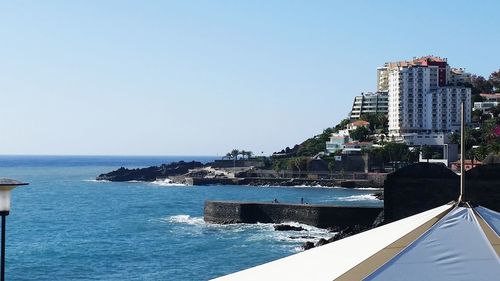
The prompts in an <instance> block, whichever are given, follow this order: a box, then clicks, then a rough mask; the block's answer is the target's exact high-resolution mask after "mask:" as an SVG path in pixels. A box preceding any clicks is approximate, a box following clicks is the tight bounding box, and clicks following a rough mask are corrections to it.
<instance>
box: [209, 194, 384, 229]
mask: <svg viewBox="0 0 500 281" xmlns="http://www.w3.org/2000/svg"><path fill="white" fill-rule="evenodd" d="M382 209H383V208H382V207H344V206H324V205H308V204H281V203H253V202H223V201H206V202H205V214H204V220H205V221H206V222H210V223H218V224H229V223H257V222H261V223H284V222H290V221H294V222H299V223H303V224H307V225H312V226H316V227H320V228H328V227H347V226H354V225H366V226H369V225H372V223H373V221H374V220H375V218H377V216H378V215H379V214H380V212H381V211H382Z"/></svg>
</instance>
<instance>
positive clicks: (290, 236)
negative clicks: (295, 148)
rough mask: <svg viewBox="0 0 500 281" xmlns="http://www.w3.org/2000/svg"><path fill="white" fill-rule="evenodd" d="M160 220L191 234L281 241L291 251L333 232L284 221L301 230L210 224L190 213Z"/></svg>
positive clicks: (245, 224)
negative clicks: (214, 234)
mask: <svg viewBox="0 0 500 281" xmlns="http://www.w3.org/2000/svg"><path fill="white" fill-rule="evenodd" d="M161 221H163V222H167V223H172V224H177V225H180V226H181V227H187V229H184V231H185V233H190V234H192V235H203V233H204V230H212V231H220V232H221V233H224V234H225V235H231V236H233V235H235V236H238V237H239V238H240V239H243V241H247V242H258V241H263V240H273V241H277V242H282V243H284V244H281V245H282V246H285V247H287V248H289V249H290V250H291V251H292V252H299V251H302V250H303V249H302V247H301V246H302V244H303V243H305V242H308V241H311V242H313V243H316V242H318V241H319V240H320V239H321V238H323V239H329V238H331V237H332V236H333V235H334V234H335V233H334V232H330V231H329V230H327V229H322V228H317V227H314V226H310V225H307V224H302V223H298V222H284V223H282V224H287V225H291V226H295V227H302V228H303V229H304V230H301V231H276V230H274V226H275V225H278V224H274V223H256V224H247V223H238V224H212V223H207V222H205V221H204V220H203V217H193V216H190V215H185V214H183V215H174V216H169V217H165V218H162V219H161Z"/></svg>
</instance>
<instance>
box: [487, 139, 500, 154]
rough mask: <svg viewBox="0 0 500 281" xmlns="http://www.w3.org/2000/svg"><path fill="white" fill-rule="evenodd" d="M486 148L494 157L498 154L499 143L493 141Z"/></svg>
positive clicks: (499, 150) (499, 149)
mask: <svg viewBox="0 0 500 281" xmlns="http://www.w3.org/2000/svg"><path fill="white" fill-rule="evenodd" d="M488 148H489V150H490V151H491V152H492V153H494V154H496V155H499V154H500V142H498V141H494V142H492V143H490V144H489V145H488Z"/></svg>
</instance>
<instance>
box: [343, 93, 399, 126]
mask: <svg viewBox="0 0 500 281" xmlns="http://www.w3.org/2000/svg"><path fill="white" fill-rule="evenodd" d="M388 108H389V95H388V93H387V92H376V93H372V92H364V93H361V95H359V96H356V97H355V98H354V102H353V103H352V109H351V112H350V114H349V119H351V120H357V119H359V118H360V117H361V116H362V115H363V114H376V113H383V114H385V115H387V113H388V112H389V111H388Z"/></svg>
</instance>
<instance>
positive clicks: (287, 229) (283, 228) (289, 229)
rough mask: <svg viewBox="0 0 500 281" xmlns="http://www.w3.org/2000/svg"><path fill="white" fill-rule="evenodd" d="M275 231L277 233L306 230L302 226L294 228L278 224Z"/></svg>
mask: <svg viewBox="0 0 500 281" xmlns="http://www.w3.org/2000/svg"><path fill="white" fill-rule="evenodd" d="M274 230H276V231H303V230H305V229H304V228H303V227H301V226H293V225H288V224H278V225H275V226H274Z"/></svg>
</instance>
